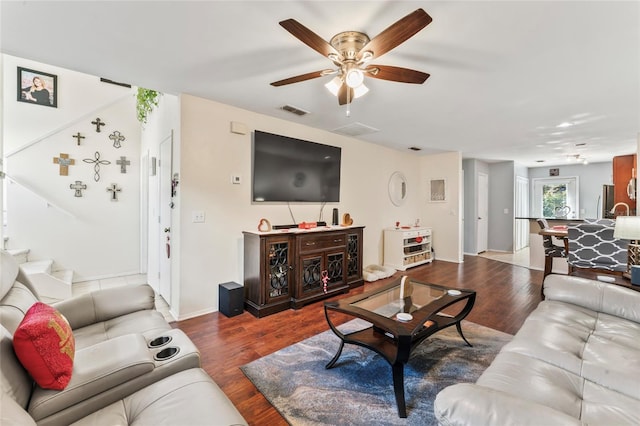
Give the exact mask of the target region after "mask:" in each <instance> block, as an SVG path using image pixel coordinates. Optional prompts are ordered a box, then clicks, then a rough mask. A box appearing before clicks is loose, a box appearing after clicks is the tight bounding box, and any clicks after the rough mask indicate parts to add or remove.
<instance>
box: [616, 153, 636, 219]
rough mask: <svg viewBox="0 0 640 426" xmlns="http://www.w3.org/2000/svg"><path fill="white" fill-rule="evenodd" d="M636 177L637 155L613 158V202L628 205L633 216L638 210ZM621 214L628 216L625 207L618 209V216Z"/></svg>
mask: <svg viewBox="0 0 640 426" xmlns="http://www.w3.org/2000/svg"><path fill="white" fill-rule="evenodd" d="M636 176H637V172H636V154H630V155H619V156H617V157H613V185H614V189H613V200H614V203H627V204H628V205H629V209H631V214H635V210H636V191H635V181H636ZM630 195H631V196H630ZM621 214H622V215H624V214H626V209H625V208H624V206H619V207H617V208H616V216H617V215H621Z"/></svg>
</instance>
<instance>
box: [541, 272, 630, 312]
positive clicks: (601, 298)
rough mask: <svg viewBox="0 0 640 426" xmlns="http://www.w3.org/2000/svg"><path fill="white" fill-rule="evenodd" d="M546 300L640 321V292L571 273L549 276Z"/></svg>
mask: <svg viewBox="0 0 640 426" xmlns="http://www.w3.org/2000/svg"><path fill="white" fill-rule="evenodd" d="M543 286H544V295H545V299H546V300H555V301H558V302H564V303H571V304H573V305H578V306H583V307H585V308H588V309H591V310H593V311H596V312H602V313H605V314H609V315H614V316H617V317H620V318H625V319H628V320H630V321H633V322H636V323H640V291H635V290H632V289H630V288H626V287H623V286H620V285H616V284H609V283H605V282H601V281H597V280H591V279H588V278H580V277H574V276H571V275H556V274H551V275H547V277H546V278H545V280H544V283H543Z"/></svg>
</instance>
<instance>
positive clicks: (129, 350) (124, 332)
mask: <svg viewBox="0 0 640 426" xmlns="http://www.w3.org/2000/svg"><path fill="white" fill-rule="evenodd" d="M0 256H1V258H0V261H1V263H0V267H1V269H0V324H1V326H0V373H1V386H2V394H1V400H0V424H2V425H29V424H31V425H35V424H38V425H63V424H64V425H69V424H74V425H151V424H153V425H160V424H170V425H179V424H185V425H186V424H189V425H206V424H211V425H237V424H240V425H246V424H247V423H246V421H245V420H244V419H243V418H242V416H241V415H240V413H239V412H238V411H237V410H236V408H235V407H234V406H233V404H232V403H231V401H230V400H229V399H228V398H227V397H226V395H225V394H224V393H223V392H222V390H221V389H220V388H219V387H218V386H217V385H216V384H215V383H214V382H213V380H211V378H210V377H209V375H208V374H207V373H206V372H205V371H204V370H202V369H201V368H200V353H199V352H198V350H197V348H196V347H195V346H194V345H193V343H192V342H191V340H190V339H189V338H188V337H187V336H186V335H185V334H184V333H183V332H182V331H181V330H178V329H173V328H172V327H171V326H170V325H169V324H168V323H167V322H166V321H165V319H164V317H163V316H162V314H160V313H159V312H157V311H156V310H155V309H154V303H155V302H154V299H155V296H154V292H153V290H152V289H151V287H150V286H148V285H142V286H135V287H122V288H114V289H109V290H101V291H96V292H93V293H91V294H88V295H84V296H79V297H76V298H72V299H69V300H65V301H62V302H58V303H55V304H53V305H52V306H53V307H55V308H56V309H57V310H58V311H59V312H60V313H61V314H62V315H64V316H65V317H66V319H67V320H68V322H69V324H70V325H71V329H72V331H73V337H74V339H75V357H74V360H73V371H72V376H71V379H70V381H69V382H68V384H67V385H66V387H65V388H64V389H63V390H53V389H43V388H42V387H40V386H38V385H37V384H36V383H35V382H34V380H33V379H32V377H31V376H30V375H29V373H28V372H27V370H25V368H24V367H23V365H22V364H21V362H20V361H19V359H18V357H17V356H16V353H15V350H14V349H15V346H14V343H13V335H14V333H15V332H16V329H17V328H18V326H19V324H20V322H21V321H22V318H23V317H24V316H25V313H26V312H27V310H28V309H29V308H30V307H31V306H32V305H33V304H34V303H35V302H37V301H38V298H37V293H36V291H35V289H34V288H33V286H32V285H31V284H30V282H29V280H28V279H27V278H26V277H25V276H24V275H23V274H22V272H21V271H20V269H19V266H18V264H17V263H16V262H15V260H14V259H13V258H12V257H11V255H9V254H8V253H7V252H5V251H2V250H0Z"/></svg>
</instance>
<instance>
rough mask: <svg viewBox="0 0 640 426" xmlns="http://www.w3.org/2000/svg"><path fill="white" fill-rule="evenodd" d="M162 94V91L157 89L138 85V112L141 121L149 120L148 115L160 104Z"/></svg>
mask: <svg viewBox="0 0 640 426" xmlns="http://www.w3.org/2000/svg"><path fill="white" fill-rule="evenodd" d="M161 94H162V93H159V92H156V91H155V90H151V89H144V88H142V87H138V94H137V95H136V112H137V115H138V121H139V122H141V123H146V122H147V117H148V116H149V114H150V113H151V111H153V108H154V107H157V106H158V102H159V101H160V95H161Z"/></svg>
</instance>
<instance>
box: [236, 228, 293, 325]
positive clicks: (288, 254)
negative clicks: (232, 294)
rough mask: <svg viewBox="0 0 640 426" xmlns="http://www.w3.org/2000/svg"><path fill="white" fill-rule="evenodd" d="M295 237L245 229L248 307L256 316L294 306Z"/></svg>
mask: <svg viewBox="0 0 640 426" xmlns="http://www.w3.org/2000/svg"><path fill="white" fill-rule="evenodd" d="M294 241H295V240H294V239H293V238H292V237H291V236H289V235H273V236H271V235H267V236H260V235H257V234H253V233H248V232H245V233H244V297H245V309H246V310H248V311H249V312H251V313H252V314H253V315H255V316H257V317H262V316H265V315H269V314H273V313H276V312H279V311H283V310H285V309H289V307H290V306H291V302H290V301H291V294H292V289H293V286H294V281H295V278H294V270H293V269H294V268H293V259H294V246H295V243H294Z"/></svg>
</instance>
